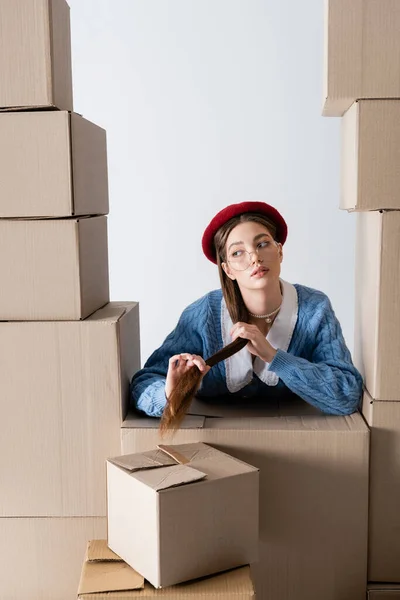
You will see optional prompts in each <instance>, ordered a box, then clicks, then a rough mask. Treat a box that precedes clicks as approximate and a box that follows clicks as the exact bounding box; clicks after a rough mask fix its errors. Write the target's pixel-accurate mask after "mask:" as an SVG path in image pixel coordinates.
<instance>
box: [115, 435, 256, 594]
mask: <svg viewBox="0 0 400 600" xmlns="http://www.w3.org/2000/svg"><path fill="white" fill-rule="evenodd" d="M107 492H108V545H109V547H110V548H111V549H112V550H113V551H114V552H116V553H117V554H118V555H119V556H121V557H122V558H123V560H125V561H126V562H127V563H128V564H129V565H130V566H131V567H132V568H134V569H135V570H137V571H138V572H139V573H140V574H141V575H143V577H145V578H146V579H147V580H148V581H149V582H150V583H151V584H152V585H154V587H156V588H159V587H165V586H170V585H174V584H177V583H180V582H183V581H189V580H192V579H197V578H198V577H203V576H205V575H210V574H212V573H217V572H220V571H225V570H227V569H231V568H234V567H238V566H242V565H247V564H250V563H252V562H255V561H256V560H257V558H258V529H259V527H258V525H259V523H258V504H259V500H258V496H259V472H258V469H257V468H255V467H252V466H250V465H248V464H246V463H244V462H242V461H240V460H238V459H236V458H233V457H232V456H229V455H228V454H225V453H224V452H221V451H219V450H216V449H215V448H213V447H211V446H208V445H206V444H202V443H194V444H183V445H176V446H159V448H158V450H152V451H149V452H143V453H139V454H131V455H127V456H121V457H118V458H113V459H109V460H108V461H107Z"/></svg>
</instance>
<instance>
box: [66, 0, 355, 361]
mask: <svg viewBox="0 0 400 600" xmlns="http://www.w3.org/2000/svg"><path fill="white" fill-rule="evenodd" d="M68 1H69V4H70V6H71V27H72V58H73V79H74V103H75V111H76V112H79V113H82V114H83V115H84V116H85V117H86V118H88V119H89V120H91V121H93V122H95V123H97V124H99V125H101V126H102V127H104V128H105V129H106V130H107V136H108V163H109V188H110V216H109V257H110V285H111V299H112V300H136V301H139V303H140V324H141V342H140V343H141V355H142V363H144V361H145V360H146V359H147V358H148V356H149V355H150V354H151V352H152V351H153V350H154V349H155V348H157V347H158V346H159V345H160V344H161V343H162V341H163V340H164V338H165V337H166V335H167V334H168V333H169V332H170V331H171V330H172V329H173V328H174V326H175V324H176V322H177V320H178V318H179V315H180V313H181V312H182V310H183V309H184V308H185V306H187V305H188V304H190V303H191V302H192V301H194V300H196V299H197V298H199V297H200V296H202V295H203V294H205V293H207V292H208V291H209V290H211V289H214V288H216V287H219V280H218V274H217V269H216V267H215V266H214V265H212V264H211V263H210V262H208V261H207V259H206V258H205V257H204V256H203V254H202V251H201V244H200V242H201V236H202V233H203V230H204V228H205V226H206V225H207V224H208V222H209V220H210V219H211V218H212V217H213V216H214V214H215V213H216V212H217V211H218V210H220V209H221V208H223V207H224V206H226V205H227V204H229V203H232V202H242V201H244V200H262V201H266V202H269V203H271V204H273V205H274V206H276V207H277V208H278V210H280V211H281V212H282V214H283V215H284V217H285V218H286V220H287V223H288V227H289V236H288V241H287V242H286V244H285V246H284V262H283V269H282V277H283V278H284V279H286V280H288V281H290V282H292V283H302V284H304V285H308V286H311V287H314V288H317V289H321V290H323V291H324V292H325V293H327V294H328V296H329V297H330V299H331V301H332V304H333V307H334V310H335V312H336V314H337V316H338V318H339V320H340V322H341V324H342V328H343V333H344V336H345V339H346V342H347V344H348V346H349V348H350V350H351V351H352V350H353V330H354V314H353V313H354V306H353V305H354V235H355V216H354V215H352V214H348V213H346V212H343V211H340V210H339V208H338V206H339V163H340V143H339V142H340V136H339V129H340V120H339V119H337V118H326V117H325V118H324V117H322V116H321V107H322V65H323V3H322V2H321V0H307V2H298V0H279V1H278V0H68Z"/></svg>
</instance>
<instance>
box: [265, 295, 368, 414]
mask: <svg viewBox="0 0 400 600" xmlns="http://www.w3.org/2000/svg"><path fill="white" fill-rule="evenodd" d="M321 295H322V294H321ZM322 296H323V301H322V302H320V303H319V305H318V307H317V308H316V310H315V311H313V315H312V316H311V317H310V320H309V321H308V323H307V325H304V330H305V331H306V329H307V326H308V330H307V333H306V336H308V337H309V338H310V337H312V336H313V338H314V340H313V343H312V344H311V350H310V353H309V357H310V360H307V359H305V358H301V357H299V356H296V355H293V354H289V353H288V352H284V351H282V350H278V351H277V353H276V355H275V357H274V359H273V360H272V362H271V363H270V365H269V369H270V370H271V371H274V372H275V373H276V374H277V375H278V376H279V377H280V378H281V379H282V381H283V382H284V383H285V385H286V386H287V387H288V388H289V389H290V390H291V391H292V392H294V393H295V394H297V395H298V396H300V397H301V398H303V399H304V400H306V401H307V402H309V403H310V404H312V405H313V406H315V407H317V408H319V409H320V410H322V411H323V412H325V413H329V414H334V415H347V414H351V413H353V412H355V411H356V410H357V409H358V407H359V404H360V399H361V394H362V386H363V380H362V377H361V375H360V373H359V372H358V371H357V369H356V368H355V367H354V365H353V362H352V359H351V355H350V352H349V350H348V348H347V346H346V343H345V340H344V338H343V334H342V329H341V326H340V323H339V321H338V320H337V318H336V316H335V313H334V311H333V308H332V305H331V303H330V300H329V299H328V298H327V296H325V295H322ZM304 320H306V319H304ZM310 333H311V334H312V336H310Z"/></svg>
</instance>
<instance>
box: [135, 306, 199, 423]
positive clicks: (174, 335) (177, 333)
mask: <svg viewBox="0 0 400 600" xmlns="http://www.w3.org/2000/svg"><path fill="white" fill-rule="evenodd" d="M207 313H208V296H207V295H206V296H203V297H202V298H200V299H199V300H197V301H196V302H194V303H193V304H191V305H190V306H188V307H187V308H186V309H185V310H184V311H183V313H182V315H181V317H180V319H179V321H178V324H177V326H176V327H175V329H174V330H173V331H172V332H171V333H170V334H169V335H168V336H167V337H166V339H165V340H164V342H163V343H162V345H161V346H160V347H159V348H158V349H157V350H155V352H153V354H152V355H151V356H150V357H149V359H148V360H147V361H146V364H145V365H144V367H143V368H142V369H141V370H140V371H138V372H137V373H135V375H134V376H133V378H132V381H131V386H130V394H131V403H132V404H133V406H134V407H135V408H136V409H138V410H140V411H142V412H144V413H146V414H147V415H149V416H152V417H160V416H161V415H162V412H163V410H164V407H165V404H166V402H167V400H166V396H165V380H166V376H167V372H168V362H169V359H170V358H171V356H173V355H174V354H180V353H181V352H189V353H191V354H199V355H201V356H203V339H202V335H201V332H202V330H203V329H204V324H205V321H206V320H207Z"/></svg>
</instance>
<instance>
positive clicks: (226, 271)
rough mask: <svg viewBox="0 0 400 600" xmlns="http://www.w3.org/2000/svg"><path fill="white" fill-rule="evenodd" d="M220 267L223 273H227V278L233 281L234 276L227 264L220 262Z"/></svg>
mask: <svg viewBox="0 0 400 600" xmlns="http://www.w3.org/2000/svg"><path fill="white" fill-rule="evenodd" d="M221 267H222V268H223V270H224V273H225V275H227V276H228V277H229V279H232V281H235V279H236V277H235V276H234V275H233V273H232V271H231V269H230V268H229V265H228V264H227V263H224V262H223V263H221Z"/></svg>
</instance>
